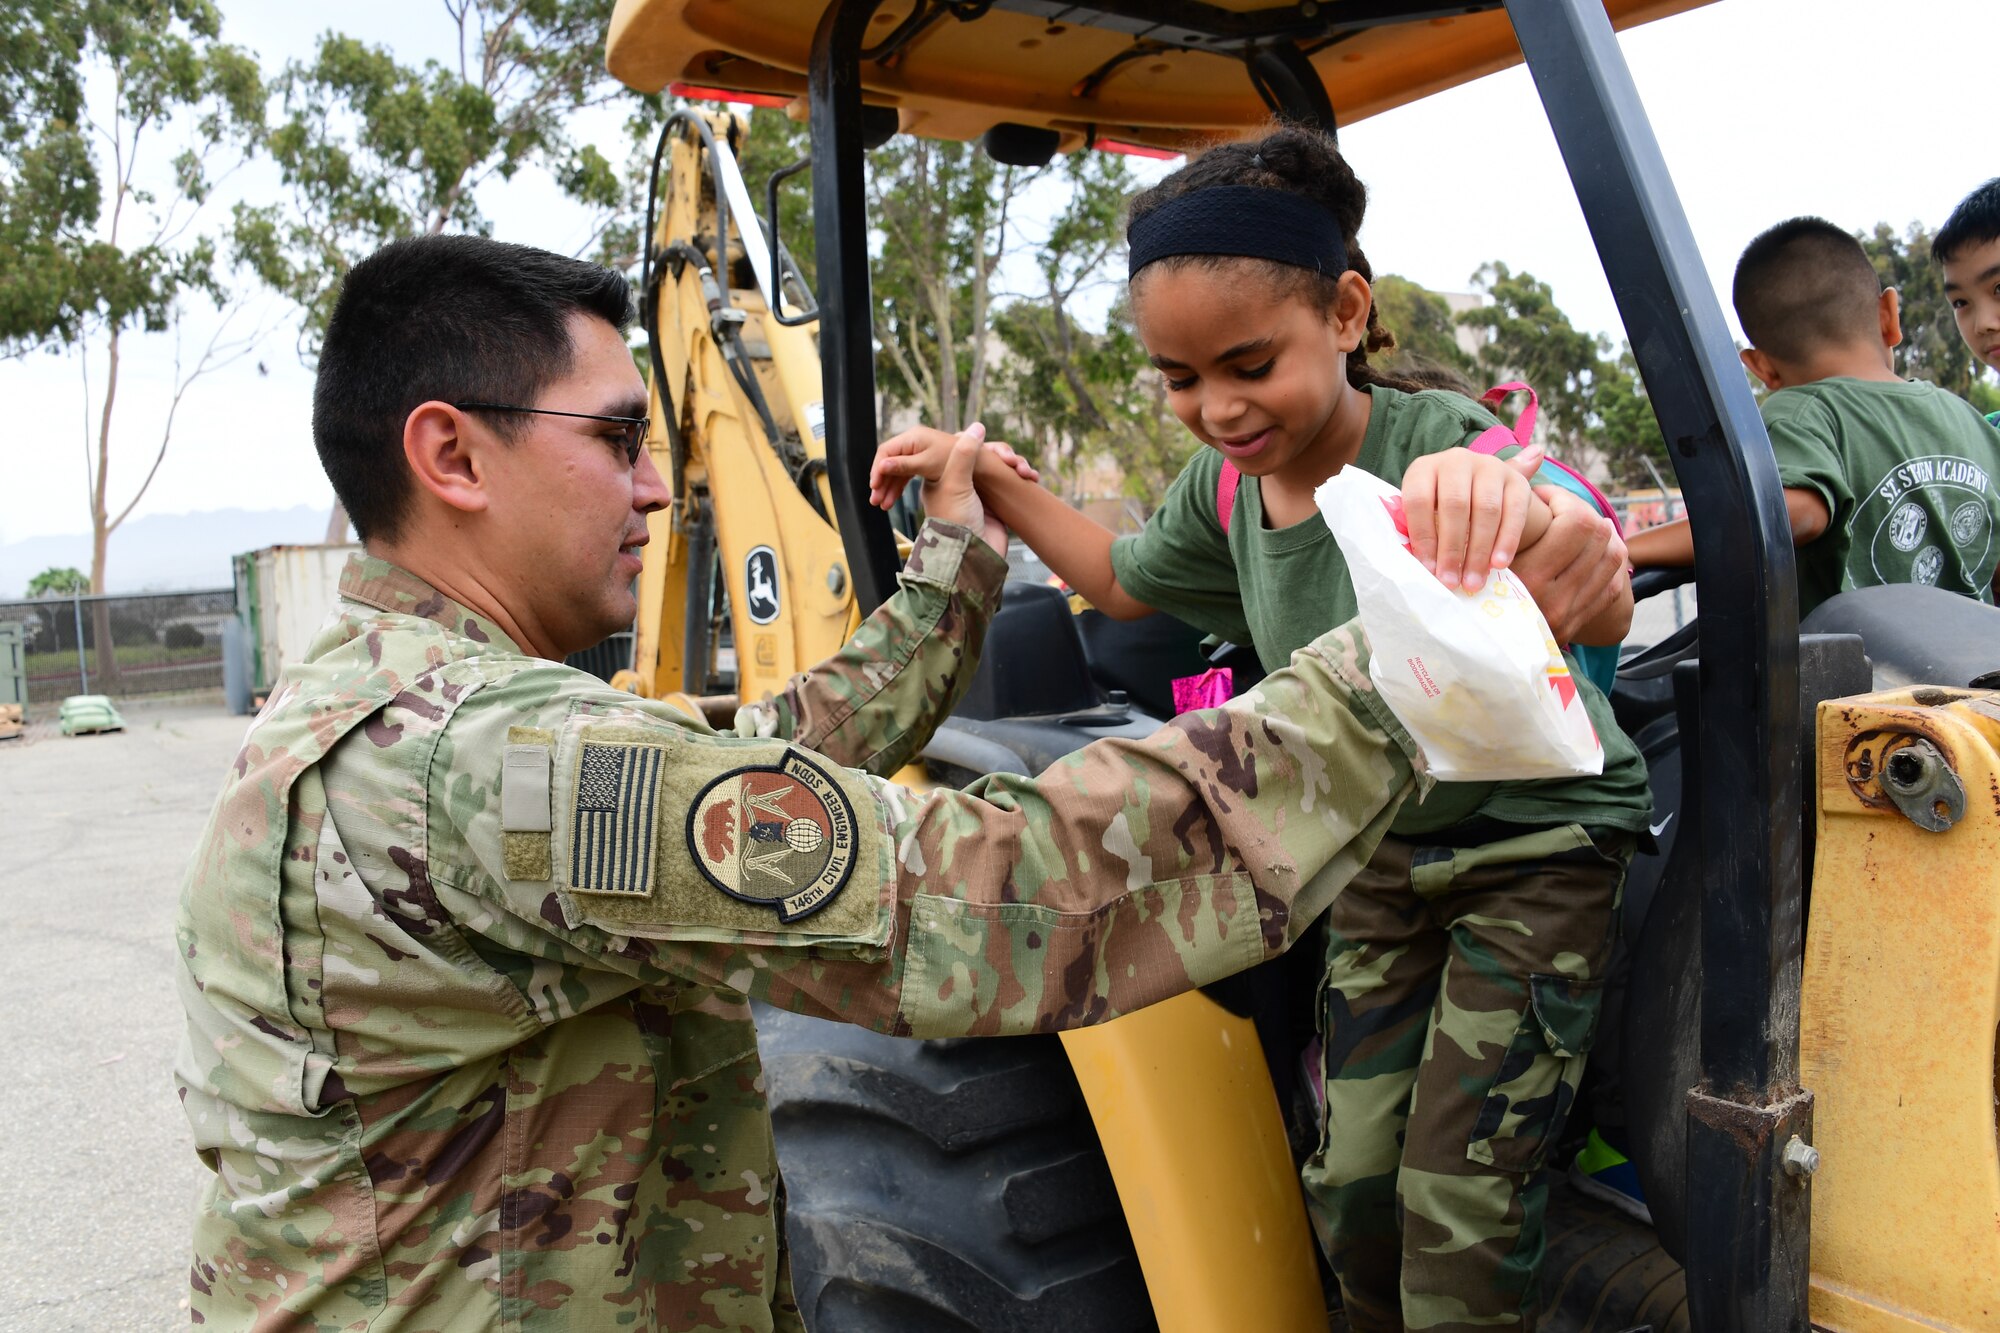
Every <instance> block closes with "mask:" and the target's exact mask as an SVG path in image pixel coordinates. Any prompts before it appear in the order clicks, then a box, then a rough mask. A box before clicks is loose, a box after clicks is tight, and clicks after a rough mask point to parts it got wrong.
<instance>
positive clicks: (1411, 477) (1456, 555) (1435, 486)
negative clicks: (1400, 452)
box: [1403, 445, 1549, 592]
mask: <svg viewBox="0 0 2000 1333" xmlns="http://www.w3.org/2000/svg"><path fill="white" fill-rule="evenodd" d="M1541 465H1542V448H1541V446H1540V445H1530V446H1529V447H1528V448H1526V449H1523V450H1521V452H1520V453H1518V454H1516V455H1514V456H1513V457H1512V458H1508V459H1504V460H1503V459H1499V458H1495V457H1494V456H1493V455H1491V454H1476V453H1473V452H1472V451H1471V450H1470V449H1446V450H1444V451H1443V452H1441V453H1435V454H1425V455H1424V456H1423V457H1421V458H1419V459H1417V460H1416V461H1415V462H1413V463H1411V464H1410V468H1409V471H1407V472H1405V473H1404V474H1403V517H1404V519H1405V521H1406V522H1407V523H1408V525H1409V530H1410V553H1411V554H1412V555H1414V556H1416V557H1417V559H1418V560H1420V561H1422V562H1423V565H1424V568H1425V569H1428V570H1430V571H1431V572H1432V573H1433V574H1436V575H1437V576H1438V581H1439V582H1441V583H1443V584H1444V586H1445V587H1447V588H1456V587H1458V586H1459V585H1460V584H1461V583H1463V584H1464V585H1465V587H1466V589H1467V590H1468V591H1472V592H1477V591H1479V589H1480V588H1481V587H1482V586H1484V585H1485V583H1486V578H1487V576H1488V575H1489V574H1490V573H1492V571H1494V570H1496V569H1505V568H1507V566H1508V565H1509V564H1511V563H1512V562H1513V559H1514V553H1515V552H1516V551H1521V550H1525V549H1526V548H1527V547H1528V546H1529V545H1530V544H1532V543H1533V542H1535V541H1536V540H1538V539H1539V538H1540V537H1541V535H1542V531H1543V529H1545V528H1546V527H1547V526H1548V522H1549V517H1548V508H1547V506H1546V505H1544V504H1543V503H1542V502H1541V501H1540V500H1538V499H1536V498H1535V496H1534V494H1533V493H1532V492H1531V491H1530V489H1529V486H1528V479H1529V478H1530V477H1532V476H1534V475H1535V469H1536V468H1538V467H1540V466H1541Z"/></svg>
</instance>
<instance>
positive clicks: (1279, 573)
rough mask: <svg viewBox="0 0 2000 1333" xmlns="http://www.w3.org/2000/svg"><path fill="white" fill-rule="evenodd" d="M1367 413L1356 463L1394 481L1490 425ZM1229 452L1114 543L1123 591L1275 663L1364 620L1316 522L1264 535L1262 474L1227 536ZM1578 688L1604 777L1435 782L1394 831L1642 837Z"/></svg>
mask: <svg viewBox="0 0 2000 1333" xmlns="http://www.w3.org/2000/svg"><path fill="white" fill-rule="evenodd" d="M1370 392H1371V394H1372V397H1373V400H1374V401H1373V410H1372V411H1371V412H1370V413H1369V416H1368V431H1367V434H1366V435H1365V436H1364V437H1363V439H1362V441H1361V452H1360V454H1359V456H1358V457H1357V458H1356V459H1355V463H1356V465H1357V466H1359V467H1361V468H1362V469H1363V470H1365V471H1367V472H1371V473H1373V474H1374V475H1376V476H1378V477H1381V478H1382V479H1383V480H1385V481H1390V482H1400V481H1401V480H1402V477H1403V473H1404V472H1405V471H1406V470H1407V469H1408V468H1409V465H1410V463H1411V462H1412V460H1414V459H1416V458H1418V457H1419V456H1421V455H1423V454H1432V453H1437V452H1438V451H1439V450H1442V449H1451V448H1456V447H1457V446H1459V445H1463V444H1468V443H1470V442H1471V441H1472V440H1473V439H1474V438H1476V437H1477V436H1478V435H1479V434H1480V432H1482V431H1484V430H1485V429H1486V428H1487V427H1489V426H1492V425H1494V424H1495V418H1494V417H1493V416H1492V414H1490V413H1489V412H1487V411H1486V409H1484V408H1483V407H1481V406H1480V405H1479V404H1478V403H1475V402H1473V401H1472V400H1471V399H1469V398H1467V397H1465V396H1464V395H1462V394H1456V393H1450V392H1447V391H1444V390H1437V389H1432V390H1426V391H1424V392H1422V393H1416V394H1406V393H1403V392H1401V391H1399V390H1396V389H1389V388H1383V387H1376V388H1374V389H1372V390H1370ZM1222 462H1223V459H1222V455H1221V454H1220V453H1218V452H1216V451H1215V450H1213V449H1208V448H1204V449H1202V450H1200V451H1199V452H1198V453H1197V454H1196V455H1195V456H1194V458H1193V459H1192V460H1191V461H1190V462H1189V463H1188V465H1187V467H1185V468H1184V469H1182V471H1181V475H1180V476H1179V477H1178V478H1176V479H1175V481H1174V484H1173V485H1172V486H1171V487H1170V488H1168V491H1167V495H1166V499H1165V501H1164V502H1163V503H1162V504H1161V505H1160V507H1159V509H1158V510H1157V511H1156V512H1155V513H1154V514H1153V517H1152V519H1151V520H1150V521H1149V522H1148V523H1147V524H1146V527H1145V530H1144V531H1142V532H1139V533H1136V534H1134V535H1131V536H1126V537H1120V538H1119V539H1118V540H1117V541H1116V542H1114V543H1113V544H1112V547H1111V565H1112V569H1113V570H1114V571H1115V572H1116V573H1117V575H1118V582H1119V583H1120V584H1121V585H1122V586H1123V587H1124V589H1125V591H1127V592H1129V593H1130V594H1132V596H1134V597H1136V598H1138V599H1139V600H1140V601H1142V602H1145V603H1146V604H1148V605H1149V606H1153V607H1156V608H1157V609H1159V610H1161V611H1165V612H1168V613H1169V614H1171V615H1175V616H1178V617H1180V618H1181V619H1182V620H1185V621H1187V622H1188V623H1189V624H1191V625H1193V626H1195V627H1196V628H1198V629H1201V630H1205V631H1207V632H1208V633H1210V634H1215V635H1219V636H1220V637H1222V638H1224V639H1227V640H1229V641H1231V642H1233V643H1249V644H1254V645H1255V646H1256V649H1257V654H1258V656H1259V657H1261V658H1262V659H1263V660H1264V663H1265V665H1267V666H1271V667H1277V666H1282V665H1283V664H1285V663H1286V662H1289V661H1290V660H1291V656H1292V654H1293V653H1295V652H1297V651H1298V650H1299V649H1300V648H1303V647H1305V645H1307V644H1308V643H1311V642H1312V641H1313V640H1314V639H1316V638H1318V637H1319V636H1320V635H1321V634H1323V633H1325V632H1326V631H1327V630H1329V629H1332V628H1333V627H1334V626H1336V625H1340V624H1344V623H1345V622H1347V621H1349V620H1352V619H1353V618H1354V617H1355V615H1356V614H1357V613H1358V610H1359V608H1358V607H1357V605H1356V603H1355V599H1354V584H1353V581H1352V580H1351V579H1350V578H1349V577H1348V573H1347V563H1346V561H1344V560H1342V559H1341V555H1340V547H1339V545H1338V544H1337V543H1336V542H1335V541H1334V540H1333V534H1332V533H1331V532H1330V531H1328V530H1327V526H1326V520H1325V519H1323V518H1321V517H1320V516H1319V515H1318V514H1314V515H1312V517H1310V518H1308V519H1306V520H1304V521H1303V522H1300V523H1294V524H1292V525H1291V526H1290V527H1286V528H1277V529H1271V528H1266V527H1265V526H1264V507H1263V503H1262V493H1261V491H1260V490H1259V489H1258V482H1257V479H1256V478H1255V477H1249V476H1246V477H1244V478H1243V480H1242V483H1241V484H1240V485H1239V486H1238V487H1237V490H1236V508H1235V512H1234V513H1233V514H1232V515H1231V517H1230V525H1229V532H1228V534H1227V535H1226V536H1225V535H1224V533H1223V531H1222V525H1221V523H1220V521H1219V520H1218V518H1217V516H1216V512H1215V495H1216V483H1217V481H1218V480H1219V479H1220V476H1221V471H1222ZM1570 671H1571V673H1572V674H1573V675H1574V676H1575V677H1576V680H1577V689H1578V693H1579V694H1580V696H1581V697H1582V699H1583V701H1584V706H1585V708H1586V709H1588V710H1589V713H1590V720H1591V724H1592V725H1593V726H1595V727H1596V728H1597V738H1598V740H1599V741H1600V742H1601V743H1602V744H1603V746H1604V772H1603V773H1602V774H1600V775H1598V776H1596V777H1576V778H1544V779H1541V780H1538V781H1533V782H1501V783H1491V782H1482V783H1470V782H1448V783H1440V784H1439V785H1438V786H1437V787H1435V788H1434V789H1433V790H1432V791H1431V793H1430V795H1429V796H1428V797H1427V798H1425V800H1424V801H1423V802H1422V803H1421V804H1419V803H1416V802H1411V803H1409V804H1406V805H1404V807H1403V809H1402V811H1401V812H1400V813H1399V814H1398V815H1397V816H1396V820H1395V823H1394V824H1393V825H1391V832H1393V833H1395V834H1397V835H1398V836H1401V837H1409V836H1413V835H1420V834H1426V833H1436V832H1440V831H1442V830H1444V829H1448V828H1451V827H1452V826H1453V825H1456V824H1460V823H1463V822H1464V821H1466V820H1468V819H1471V818H1474V817H1479V818H1482V819H1490V820H1501V821H1505V822H1507V823H1512V824H1529V825H1534V826H1537V827H1547V826H1550V825H1555V824H1568V823H1576V824H1583V825H1585V826H1588V827H1602V828H1618V829H1627V830H1631V831H1634V832H1636V831H1638V830H1639V829H1641V828H1644V827H1645V826H1646V823H1647V819H1648V817H1649V815H1650V813H1651V810H1652V794H1651V792H1650V791H1649V790H1648V788H1647V785H1646V762H1645V760H1643V759H1641V758H1640V757H1639V751H1638V749H1637V748H1636V747H1635V746H1634V745H1633V744H1632V742H1631V740H1630V739H1628V738H1627V737H1626V735H1625V733H1624V732H1622V731H1620V730H1619V729H1618V723H1617V722H1616V720H1615V719H1613V717H1612V715H1611V705H1610V703H1609V701H1608V700H1606V699H1605V697H1604V693H1603V691H1601V690H1600V689H1598V687H1597V686H1596V685H1595V684H1593V683H1591V681H1590V679H1589V678H1588V677H1587V676H1585V675H1584V673H1583V671H1582V670H1581V669H1580V668H1579V667H1578V666H1577V664H1576V662H1575V660H1574V659H1571V661H1570Z"/></svg>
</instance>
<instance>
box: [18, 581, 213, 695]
mask: <svg viewBox="0 0 2000 1333" xmlns="http://www.w3.org/2000/svg"><path fill="white" fill-rule="evenodd" d="M235 618H236V592H235V590H234V589H232V588H210V589H205V590H202V591H199V592H165V593H134V594H128V595H119V596H105V597H45V598H40V599H37V600H34V601H26V602H0V623H4V622H8V621H12V622H14V623H16V624H18V625H20V626H21V627H22V641H23V647H24V648H25V650H26V651H25V653H24V654H23V656H24V660H25V665H26V669H27V684H28V702H29V704H31V705H32V704H37V703H54V702H56V701H58V700H61V699H65V698H67V697H69V696H70V695H72V694H110V695H116V696H118V697H121V698H130V697H133V696H136V695H148V694H182V693H186V692H188V691H191V690H213V689H220V688H221V687H222V636H223V626H224V624H225V623H227V622H229V621H231V620H234V619H235Z"/></svg>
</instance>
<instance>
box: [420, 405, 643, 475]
mask: <svg viewBox="0 0 2000 1333" xmlns="http://www.w3.org/2000/svg"><path fill="white" fill-rule="evenodd" d="M452 406H453V407H455V408H457V409H458V410H459V411H461V412H527V413H531V414H532V415H534V416H538V417H576V418H578V419H580V420H583V421H615V422H617V423H618V424H619V425H621V426H623V427H624V428H625V429H624V430H621V431H619V432H618V433H617V434H616V435H607V436H605V438H606V439H608V440H610V441H611V442H612V443H613V444H616V445H617V446H618V448H619V449H621V450H622V451H624V454H625V463H626V466H628V467H637V466H638V464H639V451H640V450H641V449H644V448H645V447H646V426H647V424H648V423H649V422H651V420H652V418H651V417H610V416H605V415H604V414H603V413H602V412H558V411H555V410H554V409H553V408H547V407H514V406H511V405H510V404H507V403H453V404H452Z"/></svg>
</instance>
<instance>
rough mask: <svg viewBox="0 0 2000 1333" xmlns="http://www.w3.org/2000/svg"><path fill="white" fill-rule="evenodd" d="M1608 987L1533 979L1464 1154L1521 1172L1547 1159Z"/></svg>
mask: <svg viewBox="0 0 2000 1333" xmlns="http://www.w3.org/2000/svg"><path fill="white" fill-rule="evenodd" d="M1603 993H1604V983H1603V982H1602V981H1577V980H1574V979H1573V978H1570V977H1563V976H1552V975H1545V974H1541V973H1537V974H1535V975H1533V976H1530V977H1529V978H1528V1011H1527V1012H1526V1013H1524V1014H1522V1015H1521V1021H1520V1024H1519V1025H1518V1026H1517V1027H1516V1028H1515V1029H1514V1038H1513V1040H1512V1041H1511V1042H1510V1043H1509V1044H1508V1046H1507V1054H1506V1055H1505V1056H1504V1057H1502V1059H1501V1061H1500V1068H1499V1070H1498V1072H1497V1073H1495V1074H1494V1076H1493V1082H1492V1084H1491V1085H1490V1086H1489V1087H1488V1088H1487V1090H1486V1097H1485V1100H1484V1101H1483V1102H1482V1103H1481V1104H1480V1108H1479V1116H1478V1118H1477V1119H1476V1120H1475V1121H1474V1122H1473V1126H1472V1135H1471V1139H1470V1141H1469V1142H1468V1143H1467V1144H1466V1147H1465V1155H1466V1156H1467V1157H1469V1158H1471V1159H1472V1160H1473V1161H1475V1162H1483V1163H1485V1164H1486V1165H1488V1166H1491V1167H1493V1168H1495V1169H1497V1170H1501V1171H1515V1172H1521V1173H1526V1172H1529V1171H1533V1170H1535V1169H1536V1168H1537V1167H1539V1166H1540V1165H1541V1164H1542V1158H1543V1156H1544V1155H1545V1154H1546V1153H1547V1151H1548V1147H1549V1144H1550V1142H1551V1141H1553V1139H1554V1138H1555V1136H1556V1135H1557V1134H1558V1133H1560V1132H1561V1130H1562V1125H1563V1121H1564V1120H1565V1119H1567V1118H1568V1116H1569V1108H1570V1103H1571V1102H1573V1101H1574V1100H1576V1087H1577V1084H1578V1083H1579V1082H1580V1081H1582V1078H1583V1063H1584V1059H1585V1057H1586V1056H1588V1055H1589V1054H1590V1047H1591V1043H1592V1042H1593V1041H1595V1040H1596V1037H1597V1015H1598V1011H1599V1009H1600V1008H1601V1006H1602V1000H1603Z"/></svg>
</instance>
